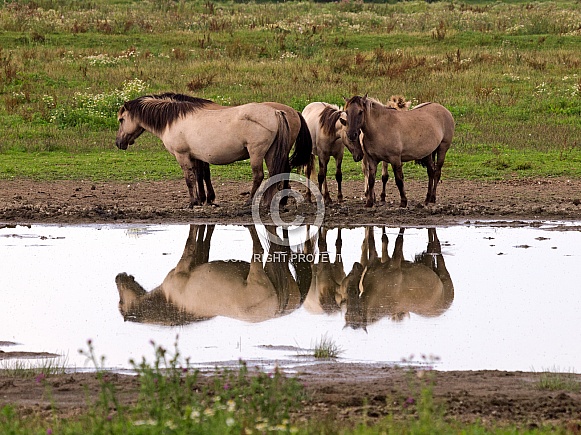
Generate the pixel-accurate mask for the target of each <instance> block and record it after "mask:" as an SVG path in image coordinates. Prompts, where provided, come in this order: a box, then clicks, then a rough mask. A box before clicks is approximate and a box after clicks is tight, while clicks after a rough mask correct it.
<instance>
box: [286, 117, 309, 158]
mask: <svg viewBox="0 0 581 435" xmlns="http://www.w3.org/2000/svg"><path fill="white" fill-rule="evenodd" d="M297 113H298V114H299V118H300V119H301V129H300V130H299V134H298V136H297V140H296V141H295V149H294V151H293V153H292V155H291V157H290V166H291V168H298V167H299V166H304V165H306V164H307V163H309V160H310V158H311V152H312V151H313V140H312V139H311V132H310V131H309V127H307V121H305V118H303V115H302V114H301V112H297Z"/></svg>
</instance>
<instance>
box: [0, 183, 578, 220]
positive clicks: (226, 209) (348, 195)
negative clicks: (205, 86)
mask: <svg viewBox="0 0 581 435" xmlns="http://www.w3.org/2000/svg"><path fill="white" fill-rule="evenodd" d="M329 184H330V189H331V192H332V193H333V194H334V195H335V193H336V184H335V183H334V182H330V183H329ZM343 184H344V185H343V194H344V197H345V200H344V201H343V202H342V203H340V204H339V203H337V202H335V203H333V204H331V205H330V206H328V207H327V208H326V210H325V224H327V225H329V226H339V225H358V224H359V225H365V224H382V225H387V226H393V225H404V226H418V225H421V226H433V225H450V224H457V223H464V222H467V221H479V220H581V179H571V180H569V179H564V178H551V179H526V180H522V179H514V180H508V181H494V182H490V181H487V182H480V181H465V180H444V181H443V182H442V183H441V184H440V186H439V187H438V202H437V204H436V205H431V206H428V207H425V206H424V205H423V200H424V197H425V194H426V183H425V182H419V181H413V180H412V181H409V182H406V190H407V195H408V199H409V203H408V207H407V208H406V209H400V208H399V207H398V205H399V195H398V193H397V189H396V188H395V187H394V185H393V182H392V181H390V183H389V185H388V195H387V196H388V200H387V202H386V203H383V204H381V203H378V205H377V206H375V207H373V208H366V207H364V200H363V199H362V196H363V194H362V191H363V186H362V184H363V183H362V182H361V181H358V182H355V181H350V182H345V183H343ZM214 186H215V189H216V195H217V201H216V206H200V207H194V208H193V209H189V208H187V204H188V195H187V190H186V186H185V182H184V181H182V180H171V181H160V182H138V183H131V184H127V183H125V184H122V183H93V182H88V181H59V182H35V181H29V180H14V181H0V222H8V223H33V222H37V223H67V224H71V223H97V222H100V223H115V222H119V223H121V222H148V223H168V222H199V223H224V224H225V223H239V224H250V223H252V210H251V207H250V206H244V203H245V201H246V199H247V198H248V196H249V188H250V183H249V182H247V181H224V180H220V179H216V180H214ZM299 187H300V186H299ZM376 191H377V189H376ZM377 193H378V196H379V192H377ZM287 210H288V213H287V215H288V216H285V213H281V216H282V217H283V218H285V219H286V217H288V218H289V219H288V221H289V222H290V221H292V220H293V218H294V216H296V212H297V208H296V207H294V206H289V207H287ZM315 211H316V206H315V205H308V204H306V203H303V204H300V205H299V206H298V213H300V214H301V215H303V216H305V217H307V218H308V217H309V215H310V216H313V215H314V212H315Z"/></svg>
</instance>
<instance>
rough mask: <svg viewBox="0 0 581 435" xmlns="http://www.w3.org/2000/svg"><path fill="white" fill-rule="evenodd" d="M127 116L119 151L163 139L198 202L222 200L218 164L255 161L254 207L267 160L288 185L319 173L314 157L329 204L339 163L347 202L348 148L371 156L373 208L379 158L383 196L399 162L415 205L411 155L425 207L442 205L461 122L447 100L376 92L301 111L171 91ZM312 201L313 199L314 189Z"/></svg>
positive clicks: (369, 200)
mask: <svg viewBox="0 0 581 435" xmlns="http://www.w3.org/2000/svg"><path fill="white" fill-rule="evenodd" d="M118 121H119V129H118V131H117V137H116V142H115V143H116V145H117V147H118V148H119V149H123V150H124V149H127V147H128V146H129V145H132V144H133V143H134V142H135V140H136V139H137V138H138V137H139V136H140V135H141V134H142V133H143V132H144V131H148V132H150V133H152V134H153V135H155V136H157V137H159V138H160V139H161V141H162V142H163V144H164V146H165V148H166V149H167V150H168V151H169V152H170V153H171V154H172V155H173V156H174V157H175V158H176V160H177V162H178V163H179V165H180V167H181V168H182V171H183V174H184V178H185V181H186V184H187V186H188V191H189V196H190V203H189V205H190V207H193V206H195V205H201V204H204V203H208V204H212V203H213V202H214V200H215V198H216V195H215V192H214V189H213V187H212V182H211V177H210V164H212V165H227V164H230V163H233V162H236V161H239V160H246V159H248V160H249V162H250V167H251V169H252V189H251V191H250V197H249V198H248V201H247V204H252V202H253V200H254V196H255V194H256V192H257V190H258V189H259V187H260V185H261V183H262V181H263V180H264V164H266V168H267V170H268V175H269V176H270V177H272V176H275V175H281V174H283V177H282V178H283V179H284V181H283V186H282V187H283V188H285V189H286V188H289V180H288V178H289V177H287V178H285V177H284V174H288V173H290V171H291V170H292V169H295V168H305V172H306V176H307V178H308V179H310V177H311V174H312V172H313V171H314V165H315V158H318V162H319V171H318V175H317V181H318V185H319V190H320V191H322V192H323V197H324V200H325V202H326V203H327V204H328V203H330V202H331V196H330V194H329V189H328V187H327V182H326V175H327V166H328V164H329V161H330V158H331V157H333V158H334V159H335V162H336V172H335V178H336V181H337V187H338V194H337V199H338V201H342V199H343V194H342V191H341V182H342V172H341V163H342V159H343V153H344V149H345V148H347V149H348V150H349V152H350V153H351V155H352V157H353V160H354V161H356V162H359V161H362V168H363V173H364V175H365V198H366V202H365V205H366V206H367V207H372V206H373V205H374V203H375V193H374V184H375V177H376V172H377V167H378V165H379V163H382V164H383V169H382V177H381V179H382V183H383V189H382V193H381V200H382V201H385V188H386V187H385V186H386V183H387V181H388V171H387V168H388V164H390V165H391V167H392V170H393V173H394V178H395V183H396V185H397V187H398V190H399V194H400V198H401V202H400V207H406V206H407V196H406V193H405V190H404V181H403V180H404V177H403V169H402V164H403V163H404V162H408V161H416V162H418V163H420V164H422V165H423V166H425V167H426V169H427V173H428V179H429V181H428V193H427V195H426V200H425V203H426V205H427V204H430V203H435V202H436V187H437V184H438V182H439V181H440V177H441V172H442V166H443V164H444V160H445V156H446V152H447V151H448V149H449V148H450V145H451V143H452V137H453V135H454V127H455V123H454V118H453V117H452V114H451V113H450V112H449V111H448V110H447V109H446V108H445V107H443V106H441V105H440V104H438V103H422V104H419V105H417V106H415V107H413V108H410V107H409V103H406V102H405V100H403V99H401V98H393V97H392V99H391V100H390V101H389V102H388V103H387V104H383V103H381V102H380V101H378V100H376V99H374V98H370V97H368V96H367V95H365V96H359V95H355V96H353V97H351V98H349V99H345V106H344V107H343V108H340V107H338V106H336V105H332V104H328V103H322V102H314V103H310V104H309V105H307V106H306V107H305V108H304V110H303V111H302V112H299V111H297V110H295V109H293V108H292V107H290V106H287V105H284V104H281V103H276V102H264V103H248V104H243V105H240V106H221V105H219V104H216V103H214V102H213V101H210V100H206V99H203V98H196V97H191V96H188V95H184V94H177V93H163V94H158V95H144V96H141V97H139V98H136V99H134V100H131V101H127V102H126V103H125V104H123V106H122V107H121V108H120V109H119V112H118ZM293 145H294V149H293ZM291 151H292V154H291ZM289 154H291V155H290V156H289ZM279 187H280V186H276V185H273V186H271V188H270V189H268V190H267V192H266V193H265V195H264V196H263V201H264V202H265V203H268V202H269V201H270V200H271V199H272V198H273V196H274V195H275V194H276V190H277V189H278V188H279ZM306 199H307V201H310V200H311V190H310V189H307V193H306Z"/></svg>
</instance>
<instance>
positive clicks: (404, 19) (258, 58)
mask: <svg viewBox="0 0 581 435" xmlns="http://www.w3.org/2000/svg"><path fill="white" fill-rule="evenodd" d="M580 20H581V11H580V10H579V7H578V3H577V2H575V1H562V2H550V1H540V2H535V3H530V2H525V1H505V2H491V1H490V2H489V1H471V2H464V3H461V4H458V3H451V2H446V1H442V2H433V3H428V2H425V1H419V0H416V1H407V2H388V3H359V2H353V1H344V2H336V3H314V2H310V1H304V2H285V3H271V2H251V3H242V2H241V3H238V2H206V1H201V0H196V1H188V2H185V1H178V2H170V1H165V0H156V1H153V2H137V1H132V0H125V1H106V0H97V1H93V2H73V1H70V0H59V1H54V0H39V1H35V2H3V3H2V4H1V5H0V47H1V48H0V129H1V130H2V135H1V137H0V162H1V163H0V179H8V178H22V177H26V178H34V179H42V180H59V179H70V178H73V179H90V180H95V181H98V180H106V179H111V180H122V181H133V180H159V179H167V178H174V177H180V174H179V168H178V166H177V163H175V162H172V159H171V157H170V156H162V154H163V153H164V151H163V148H162V147H161V146H160V144H159V141H157V140H156V139H153V138H151V137H147V136H148V135H144V136H143V137H141V138H139V140H138V143H137V145H136V146H135V149H134V151H135V153H136V154H139V156H137V155H136V156H135V158H133V157H134V156H133V155H131V153H127V155H125V156H121V155H120V154H119V153H116V150H115V149H114V145H113V142H114V137H115V129H116V112H117V109H118V107H119V106H120V104H121V103H122V102H123V101H125V100H127V99H130V98H134V97H135V96H137V95H140V94H143V93H150V92H164V91H176V92H184V93H189V94H193V95H196V96H200V97H204V98H210V99H212V100H215V101H216V102H219V103H221V104H225V105H233V104H241V103H246V102H249V101H265V100H269V101H280V102H282V103H286V104H288V105H290V106H292V107H294V108H295V109H297V110H302V109H303V108H304V107H305V106H306V105H307V104H308V103H309V102H311V101H327V102H330V103H335V104H341V103H343V101H344V100H343V97H349V96H351V95H352V94H364V93H368V94H369V95H370V96H373V97H376V98H379V99H381V100H385V99H387V98H388V97H389V96H390V95H392V94H403V95H405V96H406V97H407V98H408V99H409V100H412V101H413V102H416V103H417V102H422V101H438V102H440V103H442V104H444V105H445V106H446V107H448V108H449V109H450V110H451V112H452V113H453V115H454V117H455V119H456V123H457V128H456V135H455V138H454V142H453V146H452V149H451V151H450V154H449V156H448V159H447V163H446V166H445V168H444V178H446V177H451V178H479V179H502V178H511V177H548V176H567V177H579V176H580V175H581V174H580V172H579V169H578V168H579V166H580V165H579V152H580V151H579V150H580V149H581V143H580V142H579V138H580V137H581V117H580V116H579V115H580V114H581V76H580V74H579V70H580V67H581V54H580V53H581V42H580V39H579V22H580ZM138 150H139V151H138ZM144 150H145V152H144ZM17 151H18V152H17ZM19 152H20V153H19ZM44 153H48V154H44ZM245 165H246V166H247V165H248V164H247V163H239V164H236V165H233V166H229V167H227V168H219V167H216V168H213V169H212V170H213V173H214V174H216V175H218V176H224V177H228V178H230V177H232V178H235V179H250V176H249V173H250V172H249V170H248V168H245V167H244V166H245ZM345 167H346V171H345V172H346V176H347V178H351V179H359V178H361V171H360V169H359V166H358V165H357V164H355V163H353V162H352V161H351V162H350V161H349V159H346V161H345ZM422 176H425V175H422V172H421V171H417V170H416V169H415V168H414V167H413V165H408V167H407V168H406V177H412V178H414V177H422Z"/></svg>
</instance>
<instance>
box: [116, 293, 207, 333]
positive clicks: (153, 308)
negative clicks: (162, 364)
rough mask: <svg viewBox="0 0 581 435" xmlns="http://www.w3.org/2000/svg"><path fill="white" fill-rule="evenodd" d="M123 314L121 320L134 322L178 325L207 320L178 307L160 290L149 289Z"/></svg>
mask: <svg viewBox="0 0 581 435" xmlns="http://www.w3.org/2000/svg"><path fill="white" fill-rule="evenodd" d="M122 314H123V320H125V321H129V322H136V323H152V324H157V325H167V326H179V325H187V324H188V323H193V322H198V321H200V320H207V319H208V317H202V316H196V315H194V314H191V313H188V312H187V311H186V310H183V309H180V308H178V307H177V306H176V305H175V304H174V303H172V302H171V301H170V300H168V299H167V298H166V296H165V294H164V293H163V292H161V291H151V292H149V293H147V295H145V296H144V297H143V298H141V299H140V300H139V301H138V302H136V303H133V304H132V305H131V306H130V307H129V309H127V311H126V312H124V313H122Z"/></svg>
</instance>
